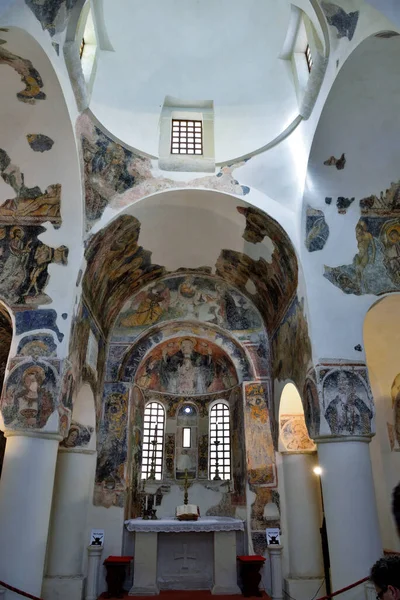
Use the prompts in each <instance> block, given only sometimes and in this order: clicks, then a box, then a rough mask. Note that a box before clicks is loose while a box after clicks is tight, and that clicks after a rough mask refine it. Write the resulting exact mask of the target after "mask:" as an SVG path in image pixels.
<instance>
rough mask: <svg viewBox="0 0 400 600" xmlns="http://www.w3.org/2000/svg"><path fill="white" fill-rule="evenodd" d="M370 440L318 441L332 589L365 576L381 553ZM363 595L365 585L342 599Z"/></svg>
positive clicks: (368, 437) (351, 438) (336, 439)
mask: <svg viewBox="0 0 400 600" xmlns="http://www.w3.org/2000/svg"><path fill="white" fill-rule="evenodd" d="M370 439H371V438H370V436H365V437H364V436H352V437H328V436H327V437H326V438H323V437H320V438H319V439H317V440H316V443H317V445H318V459H319V464H320V467H321V469H322V473H321V482H322V491H323V500H324V508H325V517H326V526H327V533H328V544H329V555H330V564H331V579H332V589H333V591H337V590H339V589H341V588H343V587H346V586H348V585H350V584H352V583H354V582H355V581H357V580H359V579H363V578H364V577H367V576H368V575H369V571H370V568H371V566H372V565H373V563H374V562H375V561H376V560H377V559H378V558H379V557H380V556H382V543H381V538H380V532H379V524H378V514H377V507H376V501H375V492H374V485H373V479H372V467H371V459H370V454H369V442H370ZM364 594H365V591H364V586H359V587H357V588H354V589H353V590H351V591H349V592H347V593H346V594H345V595H344V597H345V598H346V600H350V599H356V598H357V599H358V598H360V599H361V598H363V597H364Z"/></svg>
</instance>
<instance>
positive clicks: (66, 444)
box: [60, 421, 94, 448]
mask: <svg viewBox="0 0 400 600" xmlns="http://www.w3.org/2000/svg"><path fill="white" fill-rule="evenodd" d="M93 431H94V429H93V427H86V426H85V425H82V424H81V423H77V422H76V421H72V422H71V426H70V428H69V431H68V435H67V437H66V438H65V439H64V440H63V441H62V442H61V443H60V446H61V447H62V448H85V447H86V446H88V445H89V442H90V438H91V436H92V434H93Z"/></svg>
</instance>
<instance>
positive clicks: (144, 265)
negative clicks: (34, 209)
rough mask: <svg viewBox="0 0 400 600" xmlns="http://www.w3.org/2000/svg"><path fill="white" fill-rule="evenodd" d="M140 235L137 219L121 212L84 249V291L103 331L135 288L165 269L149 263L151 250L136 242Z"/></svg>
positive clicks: (157, 275)
mask: <svg viewBox="0 0 400 600" xmlns="http://www.w3.org/2000/svg"><path fill="white" fill-rule="evenodd" d="M139 234H140V222H139V221H138V220H137V219H136V218H135V217H131V216H129V215H122V216H120V217H118V218H117V219H116V220H115V221H113V222H112V223H111V224H110V225H109V226H108V227H107V229H105V230H102V231H100V232H99V233H97V234H96V235H94V236H93V237H92V239H91V241H90V243H89V244H88V247H87V249H86V252H85V258H86V260H87V262H88V267H87V269H86V272H85V275H84V277H83V282H82V286H83V294H84V297H85V298H86V300H87V302H88V304H89V306H90V307H91V310H92V312H93V313H94V315H95V317H96V318H97V321H98V322H99V324H101V325H102V326H103V333H104V334H107V333H108V330H109V328H110V326H111V324H112V323H113V322H114V320H115V318H116V317H117V315H118V313H119V311H120V309H121V308H122V306H123V304H124V302H125V301H126V300H127V299H128V298H129V297H130V296H132V295H133V293H134V292H135V291H136V289H139V288H140V287H142V286H143V285H144V284H145V283H147V282H148V281H151V280H152V279H156V278H158V277H160V276H161V275H163V274H164V272H165V269H164V268H163V267H161V266H159V265H153V264H152V262H151V252H149V251H148V250H145V249H144V248H143V247H142V246H140V245H139V243H138V241H139ZM128 275H129V277H128Z"/></svg>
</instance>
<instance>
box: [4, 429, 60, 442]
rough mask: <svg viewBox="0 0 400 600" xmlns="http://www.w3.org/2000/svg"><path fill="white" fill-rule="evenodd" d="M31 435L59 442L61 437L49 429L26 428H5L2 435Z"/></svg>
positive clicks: (7, 436)
mask: <svg viewBox="0 0 400 600" xmlns="http://www.w3.org/2000/svg"><path fill="white" fill-rule="evenodd" d="M17 436H19V437H31V438H39V439H42V440H55V441H57V442H61V440H62V439H63V438H62V436H61V435H60V434H59V433H52V432H50V431H29V430H27V429H6V430H5V431H4V437H6V438H9V437H17Z"/></svg>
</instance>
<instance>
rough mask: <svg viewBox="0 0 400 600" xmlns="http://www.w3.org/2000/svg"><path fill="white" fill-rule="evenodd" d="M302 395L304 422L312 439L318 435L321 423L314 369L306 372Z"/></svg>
mask: <svg viewBox="0 0 400 600" xmlns="http://www.w3.org/2000/svg"><path fill="white" fill-rule="evenodd" d="M303 397H304V417H305V423H306V426H307V430H308V434H309V436H310V438H312V439H314V438H315V437H316V436H318V435H319V431H320V423H321V409H320V402H319V395H318V388H317V384H316V374H315V371H311V372H310V373H308V374H307V378H306V381H305V384H304V392H303Z"/></svg>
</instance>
